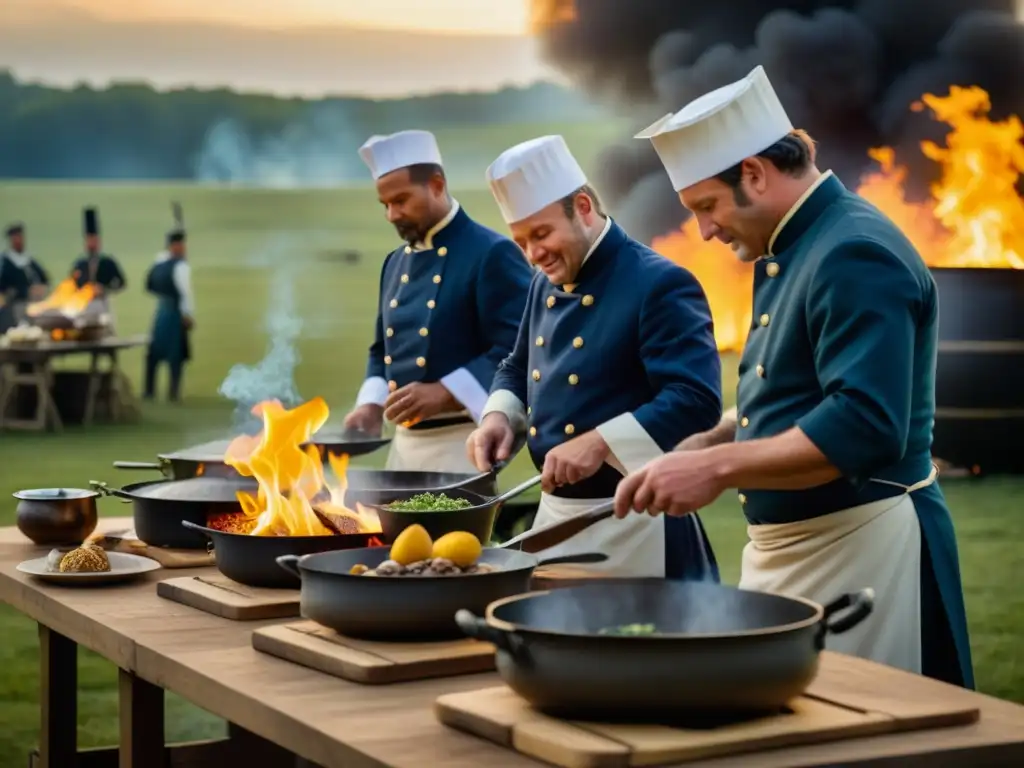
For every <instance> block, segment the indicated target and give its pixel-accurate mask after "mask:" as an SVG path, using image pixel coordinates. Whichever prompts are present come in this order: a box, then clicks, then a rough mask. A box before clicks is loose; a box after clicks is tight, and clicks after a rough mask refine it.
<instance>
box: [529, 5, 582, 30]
mask: <svg viewBox="0 0 1024 768" xmlns="http://www.w3.org/2000/svg"><path fill="white" fill-rule="evenodd" d="M574 21H576V2H575V0H530V22H529V24H530V34H533V35H539V34H541V33H543V32H545V31H546V30H548V29H551V27H555V26H558V25H559V24H570V23H572V22H574Z"/></svg>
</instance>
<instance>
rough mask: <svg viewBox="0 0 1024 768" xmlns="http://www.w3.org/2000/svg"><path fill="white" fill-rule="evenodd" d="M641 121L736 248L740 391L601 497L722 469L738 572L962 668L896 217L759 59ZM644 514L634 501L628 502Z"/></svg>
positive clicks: (877, 651) (689, 500) (930, 371)
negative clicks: (818, 138)
mask: <svg viewBox="0 0 1024 768" xmlns="http://www.w3.org/2000/svg"><path fill="white" fill-rule="evenodd" d="M638 138H644V139H649V140H650V141H651V142H652V143H653V145H654V149H655V150H656V151H657V153H658V155H659V156H660V157H661V160H662V162H663V163H664V165H665V168H666V170H667V171H668V175H669V178H670V179H671V181H672V183H673V186H674V187H675V189H676V190H677V191H678V193H679V199H680V200H681V202H682V204H683V205H684V206H685V207H686V208H688V209H689V210H690V211H691V212H692V213H693V215H694V216H695V217H696V219H697V223H698V224H699V226H700V231H701V234H702V235H703V236H704V238H705V239H706V240H710V239H712V238H716V239H718V240H721V241H722V242H725V243H727V244H729V245H731V246H732V248H733V250H734V251H735V252H736V255H737V256H738V257H739V258H740V259H742V260H744V261H748V262H753V269H754V296H753V304H754V306H753V316H754V318H755V322H754V326H753V328H752V330H751V332H750V336H749V339H748V341H747V344H746V347H745V349H744V351H743V357H742V360H741V362H740V369H739V387H738V391H737V411H736V413H735V414H734V415H733V416H732V418H730V419H727V420H724V421H723V422H722V423H721V424H720V425H719V426H718V427H717V428H715V429H714V430H712V431H710V432H708V433H707V434H704V435H700V436H697V437H695V438H692V439H691V440H689V441H687V443H684V445H682V446H681V448H682V449H683V450H680V451H679V452H676V453H672V454H670V455H668V456H665V457H664V458H661V459H658V460H657V461H654V462H652V463H651V464H648V465H647V466H646V467H644V468H643V469H641V470H640V471H639V472H636V473H634V474H633V475H631V476H630V477H628V478H627V479H626V480H625V481H624V482H623V483H622V484H620V486H619V489H618V493H617V496H616V513H617V514H618V515H620V516H626V515H628V512H629V511H630V510H644V511H652V512H655V513H656V512H659V511H662V512H666V513H668V514H670V515H686V514H688V513H689V512H691V511H692V510H696V509H700V508H702V507H704V506H706V505H707V504H709V503H711V502H712V501H713V500H714V499H715V498H716V497H718V496H719V495H720V494H721V493H722V492H723V491H725V490H726V489H729V488H733V489H736V491H737V496H738V499H739V503H740V505H741V507H742V509H743V512H744V514H745V516H746V518H747V521H748V523H749V528H748V530H749V533H750V543H749V544H748V545H747V546H746V548H745V549H744V552H743V570H742V577H741V581H740V586H741V587H744V588H750V589H757V590H764V591H769V592H780V593H786V594H792V595H799V596H803V597H805V598H809V599H812V600H815V601H818V602H821V603H828V602H830V601H832V600H835V599H837V598H839V597H840V596H841V595H843V594H844V593H849V592H854V591H857V590H861V589H864V588H872V589H873V590H874V594H875V598H874V600H875V602H874V610H873V612H872V613H871V615H869V616H868V618H867V619H866V620H865V621H863V622H862V623H860V624H858V625H857V626H856V627H854V628H853V629H851V630H849V631H847V632H845V633H843V634H837V635H836V636H835V637H831V636H830V637H829V638H828V641H827V642H828V646H829V647H830V648H832V649H833V650H837V651H841V652H846V653H850V654H854V655H858V656H863V657H866V658H870V659H874V660H876V661H879V662H883V663H886V664H890V665H892V666H896V667H901V668H903V669H908V670H910V671H914V672H921V673H923V674H925V675H929V676H932V677H936V678H939V679H942V680H946V681H948V682H952V683H956V684H960V685H964V686H966V687H972V686H973V674H972V670H971V657H970V648H969V645H968V636H967V625H966V621H965V615H964V604H963V592H962V588H961V584H960V573H959V565H958V561H957V546H956V538H955V535H954V531H953V522H952V519H951V518H950V514H949V511H948V509H947V508H946V505H945V502H944V500H943V497H942V492H941V491H940V490H939V487H938V485H937V484H936V483H935V475H936V472H935V469H934V468H933V466H932V463H931V442H932V423H933V418H934V415H935V399H934V391H935V355H936V349H937V339H938V332H937V327H938V326H937V324H938V299H937V296H936V288H935V283H934V282H933V280H932V276H931V273H930V272H929V271H928V269H927V267H926V266H925V264H924V262H923V261H922V259H921V257H920V256H919V255H918V253H917V252H916V251H915V250H914V247H913V246H912V245H911V243H910V242H909V241H908V240H907V239H906V238H905V237H904V236H903V234H902V233H901V232H900V231H899V229H897V227H896V226H895V225H894V224H893V223H892V222H891V221H890V220H889V219H888V218H887V217H886V216H885V215H884V214H883V213H881V212H880V211H878V210H877V209H876V208H874V207H873V206H872V205H870V204H869V203H868V202H866V201H865V200H863V199H862V198H860V197H859V196H857V195H856V194H854V193H853V192H850V191H849V190H847V189H846V188H845V187H844V186H843V184H842V183H841V182H840V181H839V179H837V178H836V177H835V176H833V175H832V173H831V172H825V173H822V172H821V171H819V170H818V168H817V167H816V166H815V150H814V144H813V142H812V141H811V140H810V138H809V137H808V136H807V134H806V133H804V132H803V131H799V130H794V128H793V126H792V125H791V124H790V121H789V118H788V117H787V115H786V111H785V110H784V109H783V107H782V104H781V103H780V101H779V99H778V97H777V96H776V94H775V91H774V90H773V88H772V85H771V83H770V82H769V80H768V77H767V75H766V74H765V72H764V70H763V69H762V68H761V67H758V68H757V69H755V70H754V71H752V72H751V73H750V74H749V75H748V76H747V77H746V78H744V79H743V80H740V81H739V82H735V83H732V84H731V85H727V86H725V87H724V88H720V89H718V90H716V91H713V92H711V93H709V94H707V95H705V96H702V97H701V98H699V99H697V100H696V101H694V102H692V103H690V104H688V105H686V106H685V107H683V109H681V110H680V111H679V112H677V113H675V114H671V115H668V116H666V117H664V118H662V119H661V120H659V121H658V122H656V123H655V124H654V125H652V126H650V127H649V128H648V129H647V130H645V131H644V132H642V133H641V134H639V136H638ZM645 517H646V515H645Z"/></svg>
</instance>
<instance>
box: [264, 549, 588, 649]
mask: <svg viewBox="0 0 1024 768" xmlns="http://www.w3.org/2000/svg"><path fill="white" fill-rule="evenodd" d="M390 556H391V548H390V547H371V548H367V549H350V550H347V551H344V552H324V553H321V554H315V555H305V556H303V557H296V556H295V555H285V556H284V557H279V558H278V559H277V562H278V564H279V565H280V566H281V567H282V568H284V569H286V570H287V571H289V572H290V573H292V574H294V575H296V576H298V577H299V578H300V579H301V581H302V587H301V592H300V606H301V611H302V615H303V617H305V618H307V619H312V620H313V621H315V622H317V623H319V624H322V625H323V626H325V627H330V628H331V629H333V630H335V631H336V632H338V633H339V634H342V635H347V636H348V637H360V638H367V639H376V640H401V641H410V640H439V639H445V638H454V637H458V636H459V635H460V634H461V631H460V629H459V627H458V625H457V624H456V623H455V618H454V617H455V612H456V611H457V610H459V609H460V608H470V609H471V610H478V611H481V612H482V611H483V610H484V609H485V608H486V607H487V605H489V604H490V603H492V602H493V601H495V600H499V599H501V598H503V597H507V596H509V595H515V594H518V593H520V592H526V591H528V590H529V588H530V577H531V576H532V575H533V571H534V569H535V568H537V567H538V566H541V565H549V564H554V563H599V562H603V561H605V560H607V559H608V556H607V555H603V554H598V553H583V554H573V555H565V556H563V557H554V558H549V559H547V560H541V559H540V558H538V557H536V556H535V555H530V554H527V553H525V552H517V551H514V550H506V549H484V551H483V553H482V554H481V556H480V559H479V562H482V563H489V564H491V565H493V566H495V567H496V568H497V570H495V571H493V572H490V573H476V574H466V575H457V576H389V577H385V576H356V575H353V574H352V573H350V571H351V569H352V566H354V565H365V566H367V567H368V568H375V567H376V566H378V565H380V564H381V563H383V562H384V561H385V560H387V559H388V558H389V557H390Z"/></svg>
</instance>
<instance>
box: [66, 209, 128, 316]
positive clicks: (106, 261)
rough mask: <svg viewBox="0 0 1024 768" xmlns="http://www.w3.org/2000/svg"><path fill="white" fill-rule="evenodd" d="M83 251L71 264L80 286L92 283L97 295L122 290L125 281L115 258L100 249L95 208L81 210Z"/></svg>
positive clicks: (97, 218)
mask: <svg viewBox="0 0 1024 768" xmlns="http://www.w3.org/2000/svg"><path fill="white" fill-rule="evenodd" d="M82 220H83V232H84V240H85V253H84V254H82V256H81V257H79V259H78V260H77V261H76V262H75V263H74V264H73V265H72V267H71V277H72V278H74V280H75V284H76V285H77V286H78V287H79V288H82V287H83V286H85V285H92V286H94V288H95V289H96V295H97V296H106V295H108V294H111V293H117V292H118V291H122V290H124V288H125V286H126V285H127V281H126V280H125V278H124V272H122V271H121V265H120V264H118V263H117V259H115V258H114V257H113V256H111V255H110V254H108V253H104V252H103V250H102V247H103V246H102V244H101V242H100V222H99V214H98V212H97V210H96V209H95V208H86V209H85V211H84V212H83V217H82Z"/></svg>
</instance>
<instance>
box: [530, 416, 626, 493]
mask: <svg viewBox="0 0 1024 768" xmlns="http://www.w3.org/2000/svg"><path fill="white" fill-rule="evenodd" d="M610 453H611V449H610V448H609V447H608V444H607V443H606V442H605V441H604V438H603V437H601V434H600V433H599V432H598V431H597V430H596V429H595V430H591V431H590V432H586V433H584V434H582V435H580V436H579V437H574V438H573V439H572V440H569V441H568V442H565V443H562V444H561V445H559V446H556V447H555V448H552V449H551V450H550V451H548V453H547V455H546V456H545V457H544V469H543V470H542V471H541V481H540V487H541V490H543V491H544V492H545V493H551V492H553V491H554V490H555V489H556V488H558V487H559V486H560V485H572V484H573V483H578V482H579V481H580V480H586V479H587V478H588V477H590V476H591V475H593V474H594V473H595V472H597V470H599V469H600V468H601V465H602V464H603V463H604V460H605V459H607V458H608V455H609V454H610Z"/></svg>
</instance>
